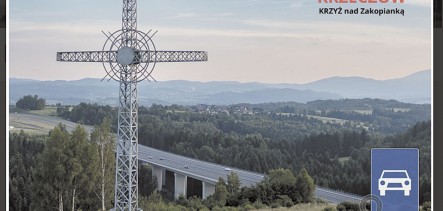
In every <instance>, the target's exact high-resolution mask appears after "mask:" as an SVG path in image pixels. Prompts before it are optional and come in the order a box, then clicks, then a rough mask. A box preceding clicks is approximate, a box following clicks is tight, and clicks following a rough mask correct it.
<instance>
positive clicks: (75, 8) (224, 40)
mask: <svg viewBox="0 0 443 211" xmlns="http://www.w3.org/2000/svg"><path fill="white" fill-rule="evenodd" d="M431 4H432V2H431V0H405V4H392V3H388V4H383V5H381V4H371V5H368V4H352V5H337V4H319V3H318V1H317V0H139V1H138V2H137V5H138V29H139V30H141V31H146V32H147V31H149V30H150V29H153V30H158V33H157V34H156V35H155V37H154V38H153V40H154V42H155V45H156V47H157V50H204V51H208V53H209V61H208V62H198V63H174V64H171V63H159V64H157V65H156V68H155V69H154V72H153V77H154V78H155V79H157V80H158V81H166V80H191V81H239V82H264V83H308V82H312V81H316V80H320V79H324V78H328V77H333V76H360V77H366V78H373V79H378V80H385V79H392V78H399V77H404V76H407V75H409V74H412V73H415V72H418V71H421V70H426V69H430V68H431ZM339 6H341V7H342V8H357V7H366V8H399V9H404V10H405V15H404V16H402V15H382V16H379V15H361V14H358V15H325V14H323V15H321V14H319V12H318V11H319V8H320V7H339ZM121 7H122V1H120V0H118V1H117V0H39V1H35V0H13V1H10V2H9V26H10V28H9V29H10V31H9V32H10V34H9V46H10V47H9V49H10V57H9V64H10V69H9V76H10V77H13V78H24V79H38V80H78V79H82V78H103V77H104V76H105V71H104V69H103V67H102V65H101V64H100V63H65V62H57V61H56V52H58V51H86V50H101V49H102V46H103V44H104V42H105V40H106V37H105V36H104V35H103V34H102V32H101V30H103V31H109V32H114V31H116V30H119V29H120V28H121V10H122V9H121Z"/></svg>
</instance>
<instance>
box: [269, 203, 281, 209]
mask: <svg viewBox="0 0 443 211" xmlns="http://www.w3.org/2000/svg"><path fill="white" fill-rule="evenodd" d="M270 206H271V208H279V207H280V204H279V203H277V202H274V203H272V204H271V205H270Z"/></svg>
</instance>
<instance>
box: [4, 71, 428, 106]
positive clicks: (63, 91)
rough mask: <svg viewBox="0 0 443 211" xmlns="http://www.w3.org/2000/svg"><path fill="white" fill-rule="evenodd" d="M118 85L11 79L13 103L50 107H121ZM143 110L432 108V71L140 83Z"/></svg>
mask: <svg viewBox="0 0 443 211" xmlns="http://www.w3.org/2000/svg"><path fill="white" fill-rule="evenodd" d="M117 90H118V82H115V81H109V82H106V81H103V82H102V81H100V79H94V78H85V79H81V80H73V81H64V80H56V81H38V80H30V79H17V78H11V79H10V80H9V98H10V103H11V104H15V102H16V101H17V100H19V99H20V98H21V97H23V96H25V95H38V96H39V97H42V98H45V99H46V100H47V103H49V104H54V103H62V104H70V105H76V104H78V103H80V102H88V103H98V104H108V105H117V102H118V91H117ZM138 97H139V102H140V104H142V105H151V104H152V103H157V104H165V105H169V104H181V105H195V104H216V105H227V104H236V103H266V102H289V101H293V102H300V103H306V102H308V101H313V100H326V99H343V98H356V99H357V98H380V99H394V100H398V101H401V102H406V103H416V104H422V103H427V104H429V103H431V71H430V70H424V71H420V72H417V73H414V74H411V75H408V76H406V77H402V78H397V79H390V80H374V79H369V78H363V77H331V78H326V79H322V80H318V81H314V82H311V83H306V84H268V83H258V82H251V83H240V82H233V81H213V82H196V81H182V80H175V81H161V82H157V83H148V82H141V83H139V84H138Z"/></svg>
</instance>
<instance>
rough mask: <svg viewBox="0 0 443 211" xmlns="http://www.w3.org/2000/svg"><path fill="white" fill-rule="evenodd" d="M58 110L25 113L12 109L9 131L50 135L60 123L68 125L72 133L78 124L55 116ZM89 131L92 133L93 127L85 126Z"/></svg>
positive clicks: (47, 109) (50, 109)
mask: <svg viewBox="0 0 443 211" xmlns="http://www.w3.org/2000/svg"><path fill="white" fill-rule="evenodd" d="M55 114H56V109H55V108H53V107H49V108H45V109H43V110H38V111H25V110H22V109H17V108H11V109H10V113H9V131H10V132H19V131H20V130H23V131H25V132H27V133H31V134H48V132H49V131H50V130H52V129H54V127H55V126H57V125H58V124H59V123H62V124H64V125H66V128H67V129H68V131H72V130H73V129H74V128H75V127H76V126H77V124H76V123H74V122H70V121H66V120H64V119H62V118H60V117H57V116H55ZM85 129H86V130H87V131H91V130H92V127H91V126H85Z"/></svg>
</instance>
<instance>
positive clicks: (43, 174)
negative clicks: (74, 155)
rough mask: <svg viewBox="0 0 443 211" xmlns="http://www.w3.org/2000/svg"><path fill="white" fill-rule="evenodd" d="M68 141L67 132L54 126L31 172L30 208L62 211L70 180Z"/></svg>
mask: <svg viewBox="0 0 443 211" xmlns="http://www.w3.org/2000/svg"><path fill="white" fill-rule="evenodd" d="M68 141H69V133H68V132H67V131H62V130H61V128H60V127H55V128H54V130H53V131H52V132H51V136H50V138H49V140H48V142H47V143H46V146H45V149H44V150H43V152H42V154H41V155H40V156H39V157H38V161H37V166H36V168H35V170H34V172H33V179H34V183H33V188H32V190H33V199H32V204H31V209H32V210H54V209H57V210H59V211H63V209H64V202H63V200H64V198H65V196H66V191H67V190H68V188H69V184H70V180H71V178H70V176H69V175H68V174H69V171H68V169H67V166H69V165H68V162H69V161H68V160H69V155H68V154H67V153H66V147H67V145H68Z"/></svg>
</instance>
